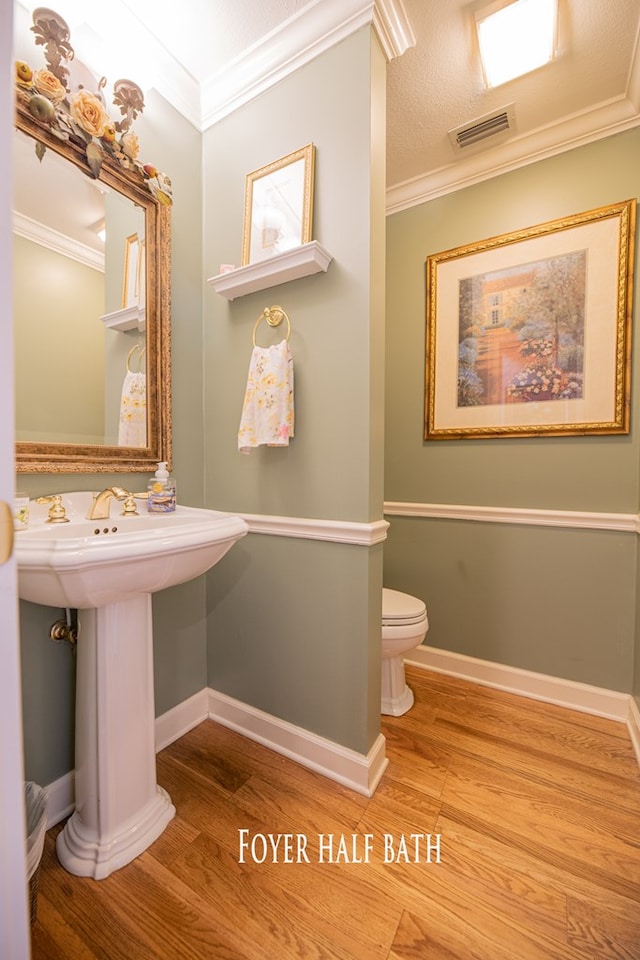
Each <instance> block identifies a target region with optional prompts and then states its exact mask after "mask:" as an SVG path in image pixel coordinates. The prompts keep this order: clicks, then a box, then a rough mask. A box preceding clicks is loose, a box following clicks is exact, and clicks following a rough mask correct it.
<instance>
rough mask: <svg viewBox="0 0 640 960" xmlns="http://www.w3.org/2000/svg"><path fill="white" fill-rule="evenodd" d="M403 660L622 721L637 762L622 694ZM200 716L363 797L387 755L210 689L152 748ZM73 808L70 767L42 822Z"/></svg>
mask: <svg viewBox="0 0 640 960" xmlns="http://www.w3.org/2000/svg"><path fill="white" fill-rule="evenodd" d="M406 662H407V663H409V664H412V665H413V666H416V667H422V668H423V669H425V670H433V671H434V672H436V673H443V674H448V675H449V676H454V677H460V678H461V679H464V680H470V681H471V682H473V683H479V684H482V685H484V686H489V687H495V688H496V689H498V690H505V691H507V692H509V693H515V694H518V695H519V696H523V697H530V698H532V699H534V700H542V701H544V702H546V703H554V704H556V705H558V706H562V707H569V708H570V709H572V710H579V711H581V712H582V713H591V714H595V715H596V716H600V717H606V718H607V719H609V720H617V721H619V722H620V723H625V724H626V725H627V729H628V730H629V735H630V737H631V742H632V744H633V749H634V751H635V755H636V757H637V760H638V764H639V765H640V710H639V709H638V706H637V704H636V702H635V700H634V698H633V697H630V696H629V695H628V694H625V693H619V692H618V691H616V690H604V689H601V688H600V687H593V686H590V685H588V684H585V683H577V682H575V681H572V680H563V679H561V678H559V677H550V676H546V675H545V674H541V673H533V672H532V671H529V670H521V669H519V668H518V667H508V666H505V665H503V664H499V663H491V662H490V661H487V660H477V659H475V658H474V657H467V656H465V655H464V654H460V653H452V652H450V651H447V650H439V649H437V648H436V647H428V646H425V645H423V646H420V647H417V648H416V650H414V651H413V653H412V655H411V657H410V658H408V659H407V661H406ZM207 719H211V720H215V721H216V722H217V723H221V724H222V725H223V726H225V727H229V728H230V729H232V730H235V731H237V732H238V733H240V734H242V736H245V737H247V738H248V739H250V740H255V741H257V742H258V743H261V744H263V745H264V746H265V747H268V748H269V749H270V750H273V751H274V752H275V753H280V754H282V755H283V756H286V757H289V758H290V759H291V760H294V761H295V762H296V763H299V764H301V765H302V766H303V767H308V768H309V769H311V770H315V771H316V772H317V773H320V774H322V775H323V776H325V777H327V778H329V779H330V780H335V781H336V782H337V783H341V784H343V785H344V786H346V787H349V788H350V789H351V790H354V791H356V792H357V793H361V794H364V795H365V796H367V797H371V796H373V794H374V793H375V790H376V787H377V786H378V783H379V782H380V779H381V777H382V775H383V773H384V771H385V770H386V768H387V764H388V762H389V761H388V760H387V758H386V755H385V739H384V737H383V735H382V734H379V735H378V737H377V738H376V741H375V743H374V744H373V746H372V748H371V750H370V751H369V753H368V754H366V755H365V754H361V753H357V752H356V751H355V750H349V749H348V748H346V747H343V746H340V744H338V743H335V742H334V741H332V740H327V739H325V738H324V737H319V736H317V735H316V734H314V733H311V732H310V731H308V730H304V729H303V728H302V727H296V726H294V724H292V723H287V722H286V721H284V720H280V719H279V718H278V717H274V716H272V715H271V714H268V713H264V712H263V711H262V710H257V709H256V708H255V707H251V706H249V705H248V704H246V703H242V702H241V701H240V700H234V699H233V697H228V696H227V695H226V694H224V693H219V692H218V691H216V690H212V689H203V690H200V691H199V692H198V693H196V694H194V696H192V697H189V699H188V700H184V701H183V702H182V703H179V704H178V705H177V706H175V707H173V708H172V709H171V710H167V711H166V713H163V714H162V715H161V716H159V717H157V718H156V752H159V751H160V750H163V749H164V748H165V747H167V746H169V744H170V743H173V742H174V741H175V740H178V739H179V738H180V737H182V736H183V735H184V734H185V733H187V732H188V731H189V730H192V729H193V728H194V727H196V726H197V725H198V724H199V723H201V722H202V721H203V720H207ZM73 808H74V772H73V771H71V772H70V773H67V774H65V775H64V776H62V777H60V778H59V779H58V780H56V781H54V783H51V784H49V786H48V787H47V829H48V828H49V827H52V826H53V825H54V824H56V823H59V822H60V821H61V820H63V819H64V818H65V817H68V816H69V814H70V813H72V812H73Z"/></svg>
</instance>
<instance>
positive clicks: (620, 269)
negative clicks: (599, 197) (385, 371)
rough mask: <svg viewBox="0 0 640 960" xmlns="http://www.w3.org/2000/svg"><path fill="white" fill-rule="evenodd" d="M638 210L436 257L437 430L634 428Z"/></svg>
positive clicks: (430, 427)
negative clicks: (631, 407)
mask: <svg viewBox="0 0 640 960" xmlns="http://www.w3.org/2000/svg"><path fill="white" fill-rule="evenodd" d="M635 213H636V201H635V200H626V201H623V202H621V203H615V204H611V205H610V206H606V207H600V208H598V209H596V210H589V211H587V212H585V213H580V214H575V215H573V216H569V217H564V218H562V219H559V220H553V221H550V222H547V223H542V224H538V225H537V226H533V227H528V228H526V229H522V230H518V231H515V232H513V233H508V234H504V235H503V236H499V237H493V238H491V239H488V240H481V241H478V242H476V243H472V244H469V245H467V246H462V247H457V248H455V249H452V250H446V251H444V252H442V253H437V254H433V255H431V256H429V257H428V258H427V264H426V269H427V333H426V377H425V426H424V438H425V440H447V439H449V440H450V439H460V438H475V437H480V438H481V437H539V436H558V435H584V434H611V433H628V432H629V395H630V348H631V317H632V308H633V251H634V234H635Z"/></svg>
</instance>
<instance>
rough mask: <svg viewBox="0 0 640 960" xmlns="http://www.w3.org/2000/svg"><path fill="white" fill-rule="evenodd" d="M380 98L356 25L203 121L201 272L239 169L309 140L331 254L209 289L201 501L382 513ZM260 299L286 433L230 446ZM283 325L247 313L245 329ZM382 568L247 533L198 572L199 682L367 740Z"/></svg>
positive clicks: (366, 44)
mask: <svg viewBox="0 0 640 960" xmlns="http://www.w3.org/2000/svg"><path fill="white" fill-rule="evenodd" d="M372 91H373V93H372ZM384 100H385V70H384V60H383V57H382V54H381V52H380V50H379V49H378V47H377V45H376V44H375V43H374V44H372V41H371V35H370V31H369V30H368V29H365V30H361V31H359V32H358V33H356V34H354V35H353V36H352V37H350V38H348V39H347V40H345V41H343V42H342V43H340V44H338V45H337V46H336V47H334V48H333V49H332V50H330V51H328V52H327V53H324V54H322V55H321V56H319V57H318V58H316V59H315V60H314V61H313V62H311V63H310V64H308V65H306V66H305V67H303V68H302V69H300V70H299V71H297V72H296V74H295V76H294V77H290V78H288V79H286V80H283V81H282V82H280V83H279V84H278V85H277V86H276V87H274V88H273V89H272V90H270V91H268V92H267V93H265V94H263V95H262V96H260V97H259V98H258V99H257V100H255V101H254V102H252V103H250V104H248V105H247V106H244V107H242V108H240V109H239V110H237V111H235V112H234V113H233V115H231V116H229V117H227V118H226V119H224V120H223V121H221V122H220V123H218V124H217V125H216V126H215V127H214V128H212V129H211V130H209V131H207V132H206V134H205V137H204V167H205V224H206V236H205V266H206V270H207V275H208V276H213V275H215V274H216V273H217V272H218V267H219V264H220V263H229V262H232V263H233V262H235V263H238V262H239V258H240V251H241V244H242V209H243V193H244V176H245V174H246V173H249V172H250V171H253V170H257V169H259V168H260V167H262V166H264V165H265V164H267V163H269V162H271V161H272V160H276V159H278V158H279V157H282V156H285V155H286V154H288V153H290V152H291V151H293V150H296V149H298V148H300V147H302V146H304V145H305V144H306V143H309V142H313V143H315V146H316V177H315V205H314V231H313V236H314V239H316V240H318V241H319V242H320V243H321V244H322V245H323V246H325V247H326V248H327V249H328V250H329V251H330V253H331V254H332V255H333V257H334V260H333V262H332V263H331V265H330V266H329V269H328V271H327V273H326V274H323V273H321V274H317V275H315V276H313V277H310V278H306V279H301V280H296V281H294V282H292V283H288V284H286V285H281V286H277V287H274V288H272V289H270V290H265V291H263V292H261V293H255V294H251V295H248V296H245V297H242V298H240V299H238V300H236V301H233V302H231V303H229V302H228V301H226V300H224V299H223V298H222V297H220V296H219V295H216V294H215V293H214V292H213V290H210V292H209V293H208V295H207V298H206V308H205V314H206V327H205V340H204V344H205V358H204V359H205V383H206V389H205V410H206V420H205V443H206V498H207V505H208V506H211V507H218V508H221V509H225V510H232V511H237V512H242V513H259V514H268V515H276V516H277V515H284V516H293V517H308V518H309V517H311V518H325V519H331V520H349V521H357V522H369V521H372V520H379V519H381V516H382V496H383V491H382V478H383V469H382V430H383V408H382V397H381V396H379V393H380V388H381V385H382V382H383V378H384V367H383V362H384V356H383V343H384V340H383V337H384V311H383V305H384V272H383V270H382V269H381V266H382V263H383V259H384V230H385V223H384V210H383V202H384V149H383V148H384V116H385V113H384ZM372 157H373V161H372ZM274 303H279V304H281V305H282V306H283V307H284V309H285V310H286V311H287V313H288V314H289V316H290V318H291V324H292V332H291V340H290V343H291V350H292V354H293V361H294V371H295V405H296V433H295V438H294V439H293V440H292V442H291V444H290V446H289V447H288V448H287V449H267V448H261V449H258V450H256V451H253V452H251V453H250V454H249V455H243V454H239V453H238V451H237V432H238V425H239V422H240V415H241V410H242V402H243V397H244V390H245V385H246V380H247V371H248V368H249V361H250V356H251V350H252V332H253V327H254V324H255V321H256V319H257V317H258V316H259V315H260V313H261V311H262V310H263V308H264V307H265V306H267V305H269V304H274ZM280 336H281V334H280V332H279V331H270V330H269V329H268V328H267V327H266V324H262V325H261V329H260V330H259V336H258V342H259V343H260V344H261V345H267V344H268V343H275V342H277V341H278V340H279V339H280ZM372 397H375V402H372ZM222 411H224V414H223V415H220V414H221V412H222ZM381 574H382V557H381V551H380V550H379V549H374V550H370V549H368V548H367V547H358V546H345V545H340V544H330V543H321V542H317V541H316V542H311V541H301V540H296V539H286V538H277V537H271V536H262V535H250V536H249V537H248V538H246V539H245V540H244V541H243V542H242V543H241V544H239V545H238V546H237V547H235V548H234V550H233V551H232V553H231V554H230V555H229V557H228V558H225V564H224V566H222V565H220V566H218V567H216V568H215V569H214V570H213V571H211V573H210V574H209V575H208V594H207V597H208V627H209V660H208V669H209V684H210V686H212V687H214V688H215V689H217V690H220V691H222V692H224V693H227V694H229V695H231V696H233V697H236V698H238V699H239V700H242V701H244V702H246V703H249V704H251V705H253V706H255V707H257V708H259V709H262V710H265V711H267V712H269V713H273V714H275V715H276V716H278V717H280V718H282V719H284V720H287V721H290V722H291V723H295V724H298V725H300V726H302V727H305V728H306V729H309V730H312V731H314V732H316V733H319V734H321V735H323V736H326V737H328V738H330V739H333V740H336V741H337V742H339V743H341V744H343V745H345V746H347V747H350V748H352V749H354V750H357V751H359V752H366V751H367V750H368V749H369V747H370V746H371V744H372V742H373V740H374V739H375V737H376V735H377V734H378V732H379V723H380V718H379V689H380V640H379V636H380V603H381V583H382V581H381Z"/></svg>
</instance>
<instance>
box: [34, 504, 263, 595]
mask: <svg viewBox="0 0 640 960" xmlns="http://www.w3.org/2000/svg"><path fill="white" fill-rule="evenodd" d="M62 502H63V505H64V507H65V509H66V513H67V517H68V518H69V523H46V519H47V515H48V511H49V504H39V503H34V502H33V501H32V502H31V505H30V512H31V516H30V523H29V526H28V527H27V528H26V529H25V530H21V531H19V532H18V533H16V537H15V554H16V558H17V561H18V592H19V594H20V597H21V598H22V599H23V600H30V601H31V602H32V603H40V604H44V605H46V606H53V607H73V608H77V609H86V608H90V607H101V606H104V605H105V604H108V603H113V602H114V601H118V600H125V599H128V598H130V597H135V596H139V595H140V594H145V593H155V592H156V591H158V590H163V589H164V588H165V587H171V586H174V585H175V584H177V583H184V582H185V581H187V580H191V579H192V578H193V577H197V576H199V575H200V574H201V573H204V572H205V570H208V569H209V568H210V567H212V566H213V565H214V564H216V563H217V562H218V560H220V559H221V557H223V556H224V555H225V553H226V552H227V551H228V550H229V549H230V548H231V547H232V546H233V544H234V543H236V541H237V540H239V539H240V538H241V537H243V536H244V535H245V534H246V532H247V525H246V523H245V522H244V520H242V519H241V518H240V517H237V516H234V515H233V514H229V513H222V512H220V511H217V510H202V509H198V508H196V507H183V506H178V507H177V508H176V510H175V512H174V513H166V514H153V513H151V514H150V513H147V511H146V503H145V501H144V500H141V501H140V502H139V506H138V509H139V510H140V515H139V516H134V517H131V516H122V515H121V513H122V502H120V501H117V500H115V499H114V500H112V501H111V517H110V518H109V519H108V520H87V519H85V518H86V515H87V513H88V511H89V508H90V506H91V502H92V495H91V493H90V492H89V491H81V492H80V493H68V494H64V495H63V497H62Z"/></svg>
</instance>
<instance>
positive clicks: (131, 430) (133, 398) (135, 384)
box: [118, 370, 147, 447]
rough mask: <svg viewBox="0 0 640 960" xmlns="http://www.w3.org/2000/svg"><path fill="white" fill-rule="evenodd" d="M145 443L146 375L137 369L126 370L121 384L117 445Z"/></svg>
mask: <svg viewBox="0 0 640 960" xmlns="http://www.w3.org/2000/svg"><path fill="white" fill-rule="evenodd" d="M146 445H147V377H146V374H144V373H140V372H139V371H131V370H127V373H126V375H125V378H124V383H123V384H122V397H121V400H120V424H119V427H118V446H120V447H146Z"/></svg>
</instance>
